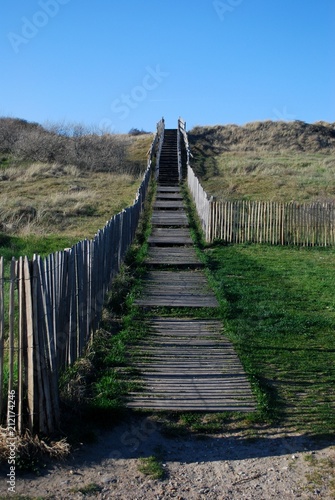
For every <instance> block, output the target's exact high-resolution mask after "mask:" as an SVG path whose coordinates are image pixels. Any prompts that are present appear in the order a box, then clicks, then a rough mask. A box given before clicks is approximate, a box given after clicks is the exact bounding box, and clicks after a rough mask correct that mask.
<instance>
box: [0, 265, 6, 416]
mask: <svg viewBox="0 0 335 500" xmlns="http://www.w3.org/2000/svg"><path fill="white" fill-rule="evenodd" d="M4 281H5V270H4V258H3V257H2V256H0V423H2V410H3V397H4V394H3V371H4V334H5V325H4V316H5V304H4V301H5V294H4Z"/></svg>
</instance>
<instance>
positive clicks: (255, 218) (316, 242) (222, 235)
mask: <svg viewBox="0 0 335 500" xmlns="http://www.w3.org/2000/svg"><path fill="white" fill-rule="evenodd" d="M206 239H207V241H209V242H211V241H213V240H215V239H220V240H222V241H224V242H228V243H245V242H252V243H269V244H272V245H301V246H330V245H334V244H335V205H334V204H333V203H310V204H307V203H302V204H301V203H295V202H291V203H279V202H257V201H253V202H252V201H211V202H210V213H209V219H208V230H207V237H206Z"/></svg>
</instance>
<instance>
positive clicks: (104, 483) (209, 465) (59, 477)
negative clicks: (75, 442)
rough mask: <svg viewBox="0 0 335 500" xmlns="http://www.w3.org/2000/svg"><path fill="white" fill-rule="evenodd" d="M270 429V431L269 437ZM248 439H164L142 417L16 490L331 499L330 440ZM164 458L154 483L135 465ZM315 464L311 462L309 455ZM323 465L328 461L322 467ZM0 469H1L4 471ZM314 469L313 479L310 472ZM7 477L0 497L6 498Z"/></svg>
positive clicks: (50, 494)
mask: <svg viewBox="0 0 335 500" xmlns="http://www.w3.org/2000/svg"><path fill="white" fill-rule="evenodd" d="M267 432H268V435H267ZM262 434H263V435H262V436H261V437H258V438H256V439H250V438H247V437H245V436H243V434H242V433H239V432H236V433H232V432H229V433H227V434H221V435H214V436H200V437H190V436H188V437H174V438H167V437H165V436H163V435H162V434H161V433H160V431H159V427H158V426H157V424H155V423H154V422H152V421H151V420H149V419H148V418H145V417H142V418H140V419H136V420H133V421H131V422H129V423H127V424H122V425H119V426H117V427H115V428H114V430H113V431H110V432H101V434H100V436H99V438H98V440H97V442H96V443H95V444H94V445H90V446H82V447H81V448H80V449H78V450H76V451H75V452H74V453H73V455H72V456H71V458H70V459H69V460H68V461H67V462H66V463H65V464H61V465H57V466H54V467H53V468H52V469H49V470H48V472H46V473H45V475H43V476H41V477H34V476H32V475H25V476H23V477H21V478H18V479H17V483H16V493H17V494H25V495H28V496H30V497H32V498H34V497H42V498H55V499H68V498H69V499H72V498H73V499H77V498H78V499H79V498H88V496H86V497H84V495H83V494H82V493H80V492H78V488H81V487H83V486H87V485H88V484H90V483H95V484H97V485H99V486H100V488H101V490H100V492H98V493H95V494H94V497H95V498H98V499H109V498H111V499H114V498H115V499H122V500H135V499H143V500H144V499H146V500H147V499H164V498H176V499H179V500H182V499H185V500H186V499H205V498H206V499H220V500H233V499H234V500H235V499H236V500H241V499H248V500H254V499H255V500H256V499H257V500H262V499H264V500H265V499H271V498H276V499H285V500H290V499H295V498H301V499H312V498H322V499H325V500H328V499H334V498H335V496H334V492H335V485H334V487H333V490H332V491H333V494H332V493H331V487H330V482H331V479H332V480H333V481H335V475H334V470H331V468H330V467H329V463H330V460H334V463H335V447H334V444H335V443H325V442H323V443H321V442H317V441H314V440H311V439H309V438H307V437H306V436H301V435H297V434H289V435H287V433H286V435H285V434H284V433H283V430H281V429H275V430H274V429H271V431H270V430H269V431H266V430H264V431H262ZM157 450H159V452H160V453H161V454H162V457H163V464H164V467H165V470H166V478H165V479H164V480H163V481H158V480H151V479H149V478H148V477H147V476H144V475H143V474H142V473H140V472H139V470H138V464H139V458H140V457H148V456H150V455H152V454H154V453H155V452H157ZM311 458H312V460H313V464H311V460H310V459H311ZM325 464H327V466H326V465H325ZM2 472H6V471H5V470H4V471H2ZM312 473H313V474H314V481H310V480H309V479H308V476H309V475H310V474H312ZM6 490H7V486H6V481H5V480H3V481H2V482H1V484H0V495H1V498H3V497H4V496H5V495H6Z"/></svg>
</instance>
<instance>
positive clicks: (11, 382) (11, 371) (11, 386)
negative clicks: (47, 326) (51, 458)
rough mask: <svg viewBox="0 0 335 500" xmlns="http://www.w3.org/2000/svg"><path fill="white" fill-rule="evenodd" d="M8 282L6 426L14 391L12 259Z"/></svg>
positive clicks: (13, 290) (13, 279)
mask: <svg viewBox="0 0 335 500" xmlns="http://www.w3.org/2000/svg"><path fill="white" fill-rule="evenodd" d="M9 279H10V282H9V332H8V348H9V358H8V405H7V424H8V422H9V418H10V416H9V406H10V402H11V399H10V395H11V392H12V391H13V389H14V355H15V330H14V328H15V323H14V316H15V284H16V260H15V258H14V257H13V258H12V260H11V263H10V277H9Z"/></svg>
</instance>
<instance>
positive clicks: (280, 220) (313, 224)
mask: <svg viewBox="0 0 335 500" xmlns="http://www.w3.org/2000/svg"><path fill="white" fill-rule="evenodd" d="M178 128H179V132H180V135H181V137H183V139H184V144H185V147H186V151H187V176H188V179H187V182H188V187H189V190H190V192H191V195H192V197H193V200H194V203H195V205H196V209H197V213H198V215H199V218H200V221H201V225H202V229H203V232H204V234H205V238H206V241H207V242H212V241H214V240H216V239H219V240H222V241H223V242H225V243H246V242H251V243H269V244H272V245H301V246H330V245H334V244H335V204H334V203H296V202H291V203H280V202H270V201H268V202H262V201H245V200H239V201H216V200H214V199H213V197H210V196H209V195H208V194H207V193H206V191H205V190H204V189H203V187H202V186H201V184H200V182H199V179H198V178H197V177H196V175H195V174H194V171H193V169H192V167H191V165H190V157H191V156H192V155H191V153H190V151H189V144H188V139H187V133H186V125H185V122H184V120H182V119H181V118H180V119H179V122H178Z"/></svg>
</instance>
